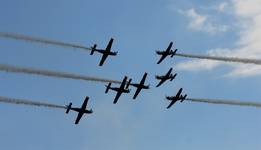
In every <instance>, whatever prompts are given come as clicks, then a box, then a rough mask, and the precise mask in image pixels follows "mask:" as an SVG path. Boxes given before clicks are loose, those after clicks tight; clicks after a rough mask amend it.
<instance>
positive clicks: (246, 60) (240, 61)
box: [176, 53, 261, 65]
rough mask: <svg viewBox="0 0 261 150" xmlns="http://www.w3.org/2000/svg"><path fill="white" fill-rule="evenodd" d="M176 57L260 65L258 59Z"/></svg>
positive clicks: (188, 55)
mask: <svg viewBox="0 0 261 150" xmlns="http://www.w3.org/2000/svg"><path fill="white" fill-rule="evenodd" d="M176 56H180V57H187V58H197V59H208V60H217V61H225V62H237V63H244V64H256V65H261V60H260V59H250V58H238V57H221V56H207V55H196V54H184V53H176Z"/></svg>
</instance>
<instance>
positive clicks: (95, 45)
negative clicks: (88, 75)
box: [91, 44, 97, 55]
mask: <svg viewBox="0 0 261 150" xmlns="http://www.w3.org/2000/svg"><path fill="white" fill-rule="evenodd" d="M96 47H97V44H94V45H93V47H92V48H91V49H92V50H91V55H93V54H94V51H95V49H96Z"/></svg>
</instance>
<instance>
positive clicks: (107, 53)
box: [90, 38, 118, 66]
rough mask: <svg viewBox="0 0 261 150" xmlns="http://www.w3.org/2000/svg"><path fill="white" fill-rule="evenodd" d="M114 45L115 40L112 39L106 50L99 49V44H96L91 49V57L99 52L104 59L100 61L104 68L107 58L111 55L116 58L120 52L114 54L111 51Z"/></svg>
mask: <svg viewBox="0 0 261 150" xmlns="http://www.w3.org/2000/svg"><path fill="white" fill-rule="evenodd" d="M112 43H113V38H111V39H110V41H109V43H108V45H107V47H106V49H97V48H96V47H97V44H94V45H93V46H92V47H91V53H90V55H93V54H94V52H99V53H101V54H102V58H101V61H100V64H99V66H102V65H103V63H104V61H105V60H106V58H107V57H108V56H109V55H111V56H116V55H117V53H118V52H112V51H111V46H112Z"/></svg>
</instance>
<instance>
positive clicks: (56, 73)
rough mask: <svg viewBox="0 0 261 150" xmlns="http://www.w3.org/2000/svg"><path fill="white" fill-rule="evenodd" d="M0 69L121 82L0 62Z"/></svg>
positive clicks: (77, 78) (114, 81)
mask: <svg viewBox="0 0 261 150" xmlns="http://www.w3.org/2000/svg"><path fill="white" fill-rule="evenodd" d="M0 70H2V71H6V72H15V73H26V74H35V75H42V76H49V77H58V78H69V79H76V80H85V81H96V82H106V83H108V82H112V83H117V84H120V83H121V81H116V80H110V79H103V78H97V77H89V76H82V75H77V74H72V73H64V72H56V71H49V70H41V69H34V68H25V67H17V66H13V65H6V64H0Z"/></svg>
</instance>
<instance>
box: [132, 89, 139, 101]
mask: <svg viewBox="0 0 261 150" xmlns="http://www.w3.org/2000/svg"><path fill="white" fill-rule="evenodd" d="M140 91H141V88H137V90H136V92H135V94H134V96H133V99H136V97H137V96H138V95H139V93H140Z"/></svg>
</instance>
